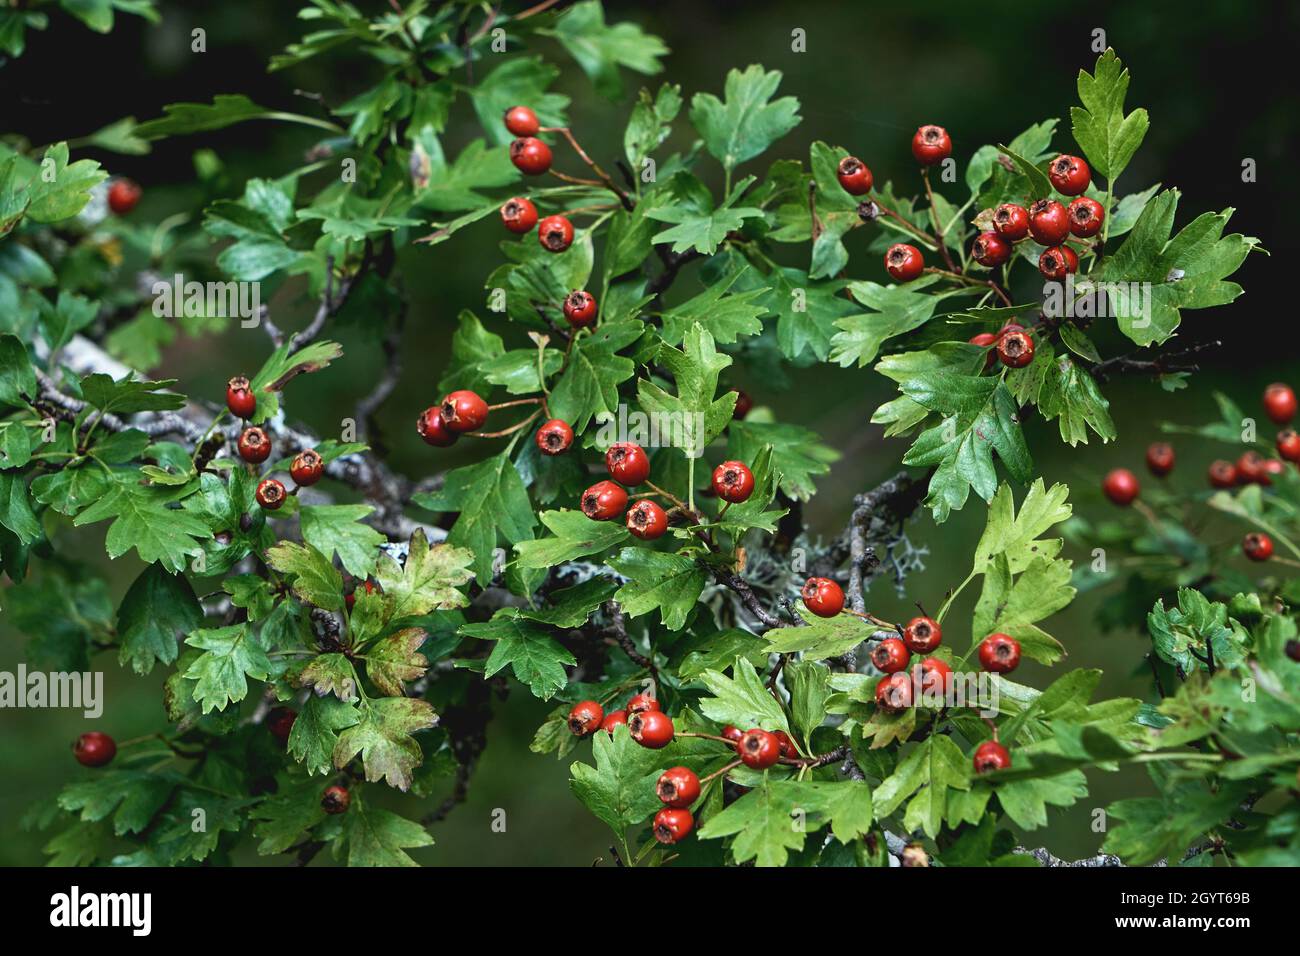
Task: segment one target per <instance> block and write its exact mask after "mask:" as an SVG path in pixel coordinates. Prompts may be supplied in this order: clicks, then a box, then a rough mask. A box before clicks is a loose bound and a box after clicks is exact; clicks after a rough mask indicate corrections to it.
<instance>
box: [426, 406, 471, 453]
mask: <svg viewBox="0 0 1300 956" xmlns="http://www.w3.org/2000/svg"><path fill="white" fill-rule="evenodd" d="M415 430H416V431H417V432H419V433H420V437H421V438H423V439H424V442H425V444H426V445H433V446H434V447H435V448H447V447H448V446H450V445H454V444H456V442H457V440H458V439H459V438H460V435H458V434H457V433H456V432H454V431H452V430H451V429H450V428H448V427H447V422H446V420H445V419H443V417H442V406H441V405H430V406H429V407H428V408H426V409H425V410H424V411H423V412H421V413H420V417H419V418H417V419H416V420H415Z"/></svg>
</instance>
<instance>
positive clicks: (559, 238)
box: [537, 216, 573, 252]
mask: <svg viewBox="0 0 1300 956" xmlns="http://www.w3.org/2000/svg"><path fill="white" fill-rule="evenodd" d="M537 241H538V242H540V243H541V244H542V248H543V249H545V250H546V251H547V252H563V251H564V250H565V249H567V248H569V246H571V245H573V223H571V222H569V220H568V219H567V218H565V217H564V216H547V217H546V218H545V219H543V220H542V221H541V222H539V223H538V224H537Z"/></svg>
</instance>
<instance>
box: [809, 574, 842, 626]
mask: <svg viewBox="0 0 1300 956" xmlns="http://www.w3.org/2000/svg"><path fill="white" fill-rule="evenodd" d="M799 596H800V597H802V598H803V603H804V605H805V606H806V607H807V608H808V610H810V611H812V612H813V613H814V614H816V615H817V616H818V617H834V616H835V615H836V614H839V613H840V611H842V610H844V590H843V588H841V587H840V586H839V585H838V584H836V583H835V582H834V581H832V580H831V579H830V578H809V579H808V580H807V581H805V582H804V585H803V590H802V591H800V592H799Z"/></svg>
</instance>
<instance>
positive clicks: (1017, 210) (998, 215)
mask: <svg viewBox="0 0 1300 956" xmlns="http://www.w3.org/2000/svg"><path fill="white" fill-rule="evenodd" d="M993 231H994V232H996V233H997V234H998V235H999V236H1001V237H1002V238H1003V239H1010V240H1011V241H1012V242H1019V241H1020V240H1021V239H1023V238H1025V236H1027V235H1029V210H1028V209H1026V208H1025V207H1024V206H1020V205H1017V204H1016V203H1013V202H1004V203H1003V204H1002V205H1001V206H998V208H997V209H994V210H993Z"/></svg>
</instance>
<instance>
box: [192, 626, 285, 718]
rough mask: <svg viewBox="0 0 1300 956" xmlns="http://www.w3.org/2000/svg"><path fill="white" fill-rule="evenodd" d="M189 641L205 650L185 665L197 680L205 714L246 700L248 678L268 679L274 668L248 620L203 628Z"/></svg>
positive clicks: (196, 691) (196, 696) (196, 693)
mask: <svg viewBox="0 0 1300 956" xmlns="http://www.w3.org/2000/svg"><path fill="white" fill-rule="evenodd" d="M185 643H186V644H188V645H189V646H190V647H197V648H198V649H199V650H201V651H203V652H204V653H203V654H201V655H199V657H198V658H197V659H196V660H195V661H194V662H193V663H192V664H190V666H189V667H187V668H186V669H185V677H186V678H187V679H188V680H192V681H194V682H195V684H194V699H195V700H196V701H198V702H199V703H200V704H202V706H203V713H205V714H206V713H208V712H209V711H213V710H224V709H225V707H226V705H227V704H230V703H238V702H239V701H241V700H243V699H244V698H245V697H246V696H247V695H248V679H249V678H252V679H253V680H266V679H267V678H268V677H269V676H270V675H271V672H272V670H273V669H274V665H272V664H271V661H270V660H269V659H268V658H267V656H266V651H264V650H263V649H262V646H261V645H260V644H259V643H258V642H257V638H256V637H255V636H254V635H253V632H252V629H251V628H250V627H249V626H248V625H247V624H233V625H231V626H230V627H218V628H203V629H202V630H198V631H194V632H193V633H191V634H190V636H189V637H187V638H186V639H185Z"/></svg>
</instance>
